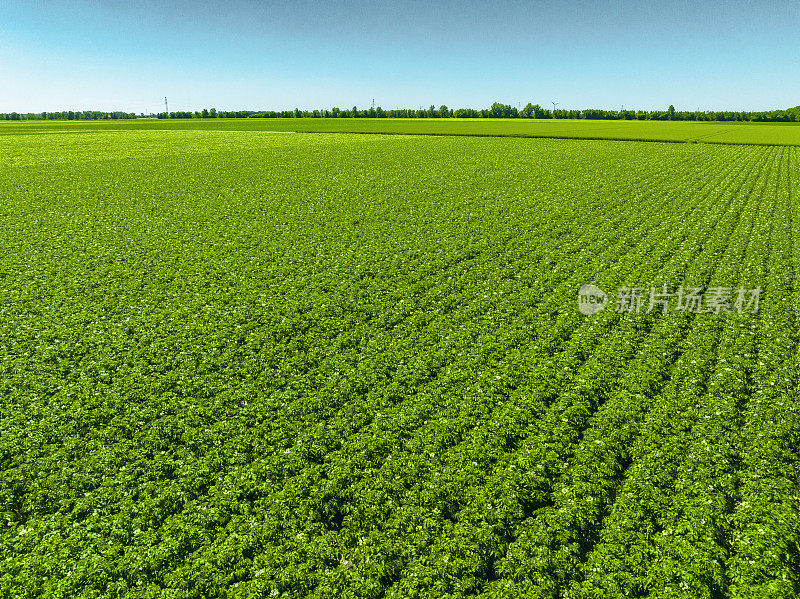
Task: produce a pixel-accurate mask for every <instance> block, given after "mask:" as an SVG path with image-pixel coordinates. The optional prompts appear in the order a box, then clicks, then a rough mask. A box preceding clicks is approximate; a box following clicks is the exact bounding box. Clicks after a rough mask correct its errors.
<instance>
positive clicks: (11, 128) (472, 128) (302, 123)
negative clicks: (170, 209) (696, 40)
mask: <svg viewBox="0 0 800 599" xmlns="http://www.w3.org/2000/svg"><path fill="white" fill-rule="evenodd" d="M135 130H145V131H150V130H157V131H162V130H176V131H285V132H308V133H311V132H318V133H381V134H406V135H472V136H511V137H548V138H566V139H611V140H638V141H670V142H693V143H717V144H763V145H800V125H795V124H779V123H735V122H734V123H701V122H677V121H590V120H554V119H538V120H537V119H530V120H529V119H294V118H290V119H279V118H275V119H189V120H181V119H165V120H158V119H139V120H116V121H61V122H57V121H34V122H25V123H0V135H4V134H5V135H16V134H27V133H44V132H53V133H54V132H98V131H135Z"/></svg>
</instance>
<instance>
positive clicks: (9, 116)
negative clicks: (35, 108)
mask: <svg viewBox="0 0 800 599" xmlns="http://www.w3.org/2000/svg"><path fill="white" fill-rule="evenodd" d="M142 116H144V115H138V114H136V113H135V112H101V111H99V110H84V111H82V112H75V111H72V110H65V111H63V112H28V113H23V114H19V113H17V112H9V113H0V121H105V120H116V119H136V118H141V117H142Z"/></svg>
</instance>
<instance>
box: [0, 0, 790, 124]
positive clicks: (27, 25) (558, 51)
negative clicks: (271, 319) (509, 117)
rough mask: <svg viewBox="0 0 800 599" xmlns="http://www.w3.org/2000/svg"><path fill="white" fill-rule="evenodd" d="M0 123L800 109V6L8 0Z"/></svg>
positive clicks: (619, 0) (0, 26)
mask: <svg viewBox="0 0 800 599" xmlns="http://www.w3.org/2000/svg"><path fill="white" fill-rule="evenodd" d="M6 4H7V5H8V6H7V7H6V8H5V9H4V11H3V17H2V19H0V112H10V111H13V110H16V111H18V112H28V111H35V112H39V111H43V110H70V109H72V110H83V109H97V110H125V111H129V112H137V113H138V112H146V113H147V112H151V111H152V112H158V111H159V110H163V99H164V96H167V97H168V98H169V102H170V104H169V105H170V110H198V109H202V108H204V107H216V108H217V109H228V110H234V109H284V108H294V107H299V108H301V109H304V108H316V107H322V108H329V107H332V106H339V107H351V106H353V105H357V106H359V107H368V106H369V105H370V104H371V102H372V99H373V98H374V99H375V103H376V105H380V106H383V107H384V108H394V107H418V106H420V105H422V106H429V105H430V104H435V105H436V106H439V105H441V104H446V105H447V106H450V107H462V106H471V107H485V106H488V105H490V104H491V103H492V102H494V101H500V102H503V103H507V104H512V105H517V103H520V104H521V105H522V106H524V105H525V104H526V103H527V102H529V101H530V102H534V103H539V104H541V105H543V106H550V105H551V104H550V103H551V102H552V101H555V102H558V103H559V107H565V108H609V109H617V108H619V107H620V106H622V105H624V106H625V107H626V108H642V109H665V108H666V107H667V106H668V105H669V104H674V105H675V107H676V108H678V109H687V110H693V109H695V108H700V109H701V110H719V109H734V110H765V109H772V108H787V107H790V106H796V105H798V104H800V77H798V76H797V74H798V73H800V3H798V2H795V1H792V2H790V1H785V0H781V1H771V2H769V1H763V2H759V1H755V0H751V1H748V0H728V1H725V2H703V1H702V0H700V1H697V2H689V1H686V0H679V1H677V2H667V1H663V2H650V1H648V0H642V1H638V2H636V1H629V0H624V1H623V0H614V1H608V2H600V1H598V2H585V1H580V2H566V3H565V2H561V3H560V2H535V1H534V2H531V1H528V2H522V1H515V0H496V1H478V0H473V1H469V0H467V1H451V0H443V1H441V2H434V1H432V0H429V1H427V2H423V1H417V0H387V1H384V2H366V1H363V0H354V1H345V0H331V1H329V2H325V3H323V2H312V1H309V0H299V1H297V2H289V1H288V0H286V1H281V2H256V1H254V0H229V1H228V2H224V3H223V2H207V1H205V2H204V1H203V0H196V1H194V2H192V1H189V0H173V1H172V2H166V1H159V0H125V1H123V0H10V2H8V1H7V3H6Z"/></svg>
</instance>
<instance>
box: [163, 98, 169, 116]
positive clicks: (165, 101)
mask: <svg viewBox="0 0 800 599" xmlns="http://www.w3.org/2000/svg"><path fill="white" fill-rule="evenodd" d="M164 110H165V111H166V112H167V116H169V104H168V103H167V96H164Z"/></svg>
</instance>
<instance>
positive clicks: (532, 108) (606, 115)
mask: <svg viewBox="0 0 800 599" xmlns="http://www.w3.org/2000/svg"><path fill="white" fill-rule="evenodd" d="M145 117H149V118H154V117H155V118H159V119H215V118H222V119H231V118H238V119H242V118H318V119H319V118H325V119H330V118H333V119H337V118H378V119H380V118H407V119H409V118H410V119H414V118H417V119H430V118H456V119H489V118H492V119H518V118H520V119H587V120H629V121H633V120H638V121H751V122H770V123H789V122H800V106H796V107H794V108H789V109H787V110H769V111H764V112H744V111H730V110H727V111H699V110H695V111H685V110H675V107H674V106H670V107H669V108H668V109H667V110H650V111H647V110H622V109H620V110H603V109H594V108H586V109H583V110H575V109H573V110H569V109H556V110H550V109H549V108H542V107H541V106H539V105H538V104H531V103H528V104H527V105H526V106H525V107H524V108H522V109H518V108H515V107H513V106H510V105H508V104H501V103H499V102H495V103H494V104H492V106H491V108H481V109H476V108H456V109H453V108H448V107H447V106H439V108H436V107H435V106H430V107H429V108H427V109H425V108H418V109H413V108H399V109H397V108H396V109H392V110H384V109H383V108H381V107H380V106H378V107H377V108H375V107H373V108H364V109H359V108H357V107H355V106H353V107H352V108H351V109H346V108H331V109H330V110H327V109H319V110H300V109H298V108H295V109H294V110H279V111H275V110H262V111H254V110H234V111H224V110H220V111H217V109H216V108H210V109H208V108H205V109H203V110H201V111H194V112H170V113H169V114H167V113H166V112H161V113H158V114H150V115H144V114H139V115H137V114H134V113H127V112H100V111H96V110H87V111H83V112H73V111H71V110H70V111H65V112H40V113H30V112H29V113H26V114H18V113H16V112H12V113H8V114H4V113H0V120H6V121H20V120H25V121H35V120H48V121H50V120H59V121H73V120H76V121H78V120H79V121H86V120H114V119H134V118H145Z"/></svg>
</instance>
